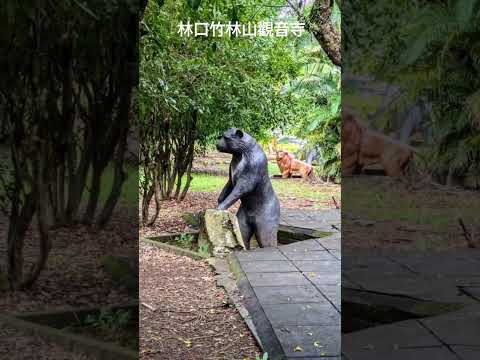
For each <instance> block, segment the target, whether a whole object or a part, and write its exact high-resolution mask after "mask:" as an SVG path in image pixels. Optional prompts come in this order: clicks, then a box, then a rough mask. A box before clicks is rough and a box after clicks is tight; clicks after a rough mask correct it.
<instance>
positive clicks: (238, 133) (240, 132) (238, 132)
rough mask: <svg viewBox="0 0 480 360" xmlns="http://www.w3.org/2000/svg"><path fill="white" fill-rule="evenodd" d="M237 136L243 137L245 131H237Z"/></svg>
mask: <svg viewBox="0 0 480 360" xmlns="http://www.w3.org/2000/svg"><path fill="white" fill-rule="evenodd" d="M235 135H237V136H238V137H239V138H241V137H243V131H242V130H237V131H235Z"/></svg>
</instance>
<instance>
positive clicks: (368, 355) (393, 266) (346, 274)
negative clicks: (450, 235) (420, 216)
mask: <svg viewBox="0 0 480 360" xmlns="http://www.w3.org/2000/svg"><path fill="white" fill-rule="evenodd" d="M342 287H343V288H344V290H345V292H346V293H347V294H348V293H352V291H353V293H354V294H356V295H355V296H357V298H360V296H361V295H358V294H361V293H362V292H364V293H365V294H367V293H372V292H373V293H375V294H377V295H379V294H384V295H388V296H389V298H388V300H387V302H386V303H385V305H388V306H393V307H399V306H402V302H404V300H402V301H400V299H416V300H419V301H423V302H425V303H429V302H430V303H431V302H435V303H448V304H457V305H458V307H461V308H460V309H458V307H457V309H456V310H453V311H450V312H446V313H443V314H441V315H436V316H424V317H421V318H417V319H411V320H405V321H401V322H395V323H392V324H387V325H380V326H375V327H372V328H367V329H364V330H360V331H355V332H352V333H348V334H344V335H343V336H342V342H343V348H342V349H343V350H342V351H343V355H344V358H345V359H348V360H363V359H371V360H375V359H393V360H395V359H402V360H403V359H438V360H444V359H445V360H450V359H452V360H453V359H455V360H473V359H480V250H478V249H453V250H448V251H444V252H439V253H424V254H421V253H397V254H388V253H378V254H376V255H372V254H371V252H370V253H367V252H365V253H362V252H361V251H355V252H352V253H351V254H350V253H347V254H344V262H343V268H342ZM349 291H350V292H349ZM396 299H398V300H396ZM344 300H345V299H344Z"/></svg>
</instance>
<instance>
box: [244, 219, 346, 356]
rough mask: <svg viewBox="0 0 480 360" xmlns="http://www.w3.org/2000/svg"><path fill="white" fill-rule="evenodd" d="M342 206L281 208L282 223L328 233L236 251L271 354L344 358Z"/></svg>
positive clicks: (259, 331)
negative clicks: (333, 208)
mask: <svg viewBox="0 0 480 360" xmlns="http://www.w3.org/2000/svg"><path fill="white" fill-rule="evenodd" d="M339 222H340V212H339V211H329V212H321V211H317V212H311V211H298V210H297V211H292V210H290V211H283V212H282V223H283V224H284V225H287V224H288V225H289V226H294V227H298V228H311V229H316V230H320V231H329V232H332V233H333V234H332V235H331V236H328V237H324V238H319V239H311V240H304V241H300V242H296V243H292V244H289V245H281V246H279V247H278V248H266V249H255V250H252V251H248V252H237V253H235V257H236V259H237V260H238V263H239V264H240V267H241V270H242V271H243V279H241V280H240V281H239V284H238V285H239V289H240V291H241V293H242V296H243V297H244V304H245V307H246V308H247V310H248V312H249V316H250V317H251V320H252V321H253V323H254V325H255V330H256V333H257V334H258V337H259V339H260V341H261V343H262V346H263V349H264V351H266V352H268V353H269V359H272V360H279V359H312V360H313V359H327V358H328V359H337V358H338V359H340V336H341V335H340V311H341V309H340V306H341V305H340V304H341V298H340V281H341V279H340V274H341V266H340V233H339V231H337V230H335V228H332V226H331V225H332V224H333V225H336V226H338V225H339Z"/></svg>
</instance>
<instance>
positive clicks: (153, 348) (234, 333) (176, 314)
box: [140, 244, 260, 360]
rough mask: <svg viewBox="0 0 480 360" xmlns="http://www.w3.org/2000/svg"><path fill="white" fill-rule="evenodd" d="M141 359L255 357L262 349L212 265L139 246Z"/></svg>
mask: <svg viewBox="0 0 480 360" xmlns="http://www.w3.org/2000/svg"><path fill="white" fill-rule="evenodd" d="M140 302H141V305H140V358H141V359H143V360H154V359H155V360H164V359H169V360H176V359H178V360H189V359H191V360H199V359H208V360H215V359H225V360H237V359H238V360H244V359H255V355H257V354H259V353H260V350H259V348H258V346H257V344H256V342H255V339H254V338H253V336H252V335H251V333H250V331H249V330H248V328H247V326H246V325H245V323H244V321H243V319H242V318H241V316H240V314H239V313H238V312H237V310H236V309H235V308H234V307H233V305H229V302H228V299H227V295H226V294H225V292H224V291H223V289H221V288H218V287H217V286H216V282H215V279H214V276H213V273H212V271H211V269H210V268H209V265H208V264H206V263H204V262H201V261H195V260H192V259H190V258H188V257H184V256H177V255H174V254H171V253H168V252H165V251H163V250H161V249H158V248H156V247H153V246H150V245H146V244H140Z"/></svg>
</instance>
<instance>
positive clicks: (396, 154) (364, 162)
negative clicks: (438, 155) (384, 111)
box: [342, 108, 413, 177]
mask: <svg viewBox="0 0 480 360" xmlns="http://www.w3.org/2000/svg"><path fill="white" fill-rule="evenodd" d="M412 157H413V149H412V148H411V147H410V146H408V145H406V144H403V143H401V142H399V141H396V140H394V139H392V138H389V137H388V136H385V135H383V134H381V133H379V132H377V131H373V130H370V129H369V128H368V126H367V125H366V124H365V123H363V122H362V121H361V120H360V118H359V116H358V115H357V114H355V113H354V112H353V111H352V110H351V109H347V108H344V109H342V175H352V174H354V173H358V172H360V171H362V169H363V168H364V167H365V166H368V165H372V164H380V165H382V167H383V169H384V171H385V174H386V175H387V176H393V177H398V176H401V175H403V174H404V170H405V167H406V166H407V164H408V162H409V161H410V160H411V158H412Z"/></svg>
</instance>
